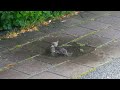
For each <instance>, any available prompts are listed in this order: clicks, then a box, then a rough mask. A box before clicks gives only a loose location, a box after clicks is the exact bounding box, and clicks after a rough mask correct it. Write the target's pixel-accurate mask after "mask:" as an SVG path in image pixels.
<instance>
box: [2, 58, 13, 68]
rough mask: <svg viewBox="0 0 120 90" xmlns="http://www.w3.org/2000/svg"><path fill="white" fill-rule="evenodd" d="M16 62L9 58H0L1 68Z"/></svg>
mask: <svg viewBox="0 0 120 90" xmlns="http://www.w3.org/2000/svg"><path fill="white" fill-rule="evenodd" d="M13 63H14V62H12V61H9V60H8V59H1V60H0V68H4V67H7V66H9V65H10V64H13Z"/></svg>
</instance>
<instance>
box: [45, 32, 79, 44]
mask: <svg viewBox="0 0 120 90" xmlns="http://www.w3.org/2000/svg"><path fill="white" fill-rule="evenodd" d="M75 38H77V37H75V36H72V35H67V34H66V33H64V32H59V33H57V34H51V35H50V36H49V37H45V38H44V39H43V41H45V42H48V43H50V44H51V42H56V41H59V45H62V44H64V43H67V42H69V41H71V40H73V39H75Z"/></svg>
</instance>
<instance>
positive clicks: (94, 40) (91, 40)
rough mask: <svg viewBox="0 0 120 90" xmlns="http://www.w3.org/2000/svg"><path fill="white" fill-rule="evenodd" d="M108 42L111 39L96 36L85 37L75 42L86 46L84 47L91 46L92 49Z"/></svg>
mask: <svg viewBox="0 0 120 90" xmlns="http://www.w3.org/2000/svg"><path fill="white" fill-rule="evenodd" d="M109 41H111V39H108V38H105V37H101V36H98V35H90V36H87V37H84V38H82V39H80V40H79V41H77V42H79V43H82V44H86V45H88V46H92V47H98V46H100V45H102V44H105V43H107V42H109Z"/></svg>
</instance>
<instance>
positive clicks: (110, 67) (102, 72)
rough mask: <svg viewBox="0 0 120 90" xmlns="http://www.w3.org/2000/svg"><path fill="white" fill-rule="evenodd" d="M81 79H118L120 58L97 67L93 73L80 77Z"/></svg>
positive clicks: (119, 76)
mask: <svg viewBox="0 0 120 90" xmlns="http://www.w3.org/2000/svg"><path fill="white" fill-rule="evenodd" d="M81 79H120V58H113V60H112V61H110V62H108V63H106V64H104V65H102V66H100V67H97V69H96V70H95V71H93V72H90V73H88V74H87V75H85V76H83V77H81Z"/></svg>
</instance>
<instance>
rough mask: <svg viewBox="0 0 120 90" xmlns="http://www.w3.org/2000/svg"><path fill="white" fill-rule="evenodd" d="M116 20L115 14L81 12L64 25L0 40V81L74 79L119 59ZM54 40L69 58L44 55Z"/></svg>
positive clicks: (117, 14) (59, 23)
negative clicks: (68, 53) (67, 52)
mask: <svg viewBox="0 0 120 90" xmlns="http://www.w3.org/2000/svg"><path fill="white" fill-rule="evenodd" d="M119 17H120V12H119V11H118V12H114V11H84V12H81V13H79V14H78V15H75V16H71V17H69V18H65V19H64V21H62V20H61V21H59V20H58V21H55V22H52V23H51V24H49V25H48V26H44V27H41V26H40V27H39V31H33V32H29V33H24V34H21V35H20V36H18V37H16V38H12V39H4V40H0V79H21V78H24V79H76V78H80V77H81V76H85V75H86V74H87V73H90V72H91V71H92V70H94V69H96V68H98V67H99V66H101V65H103V64H105V63H106V62H109V61H112V60H113V58H118V57H119V56H120V52H119V49H120V46H119V44H120V42H119V39H120V30H119V25H120V18H119ZM57 40H58V41H59V46H61V47H64V48H66V49H67V50H68V51H69V52H72V53H73V55H72V56H70V57H64V56H57V57H52V56H50V55H48V52H49V51H48V50H49V47H50V44H51V42H54V41H57ZM81 49H82V50H83V51H81ZM118 69H119V68H118ZM98 72H99V71H98ZM97 75H98V74H96V77H97ZM98 76H99V75H98ZM118 76H119V75H118ZM86 77H87V76H86ZM89 77H91V78H92V76H91V74H90V76H89ZM104 78H106V77H104Z"/></svg>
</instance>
